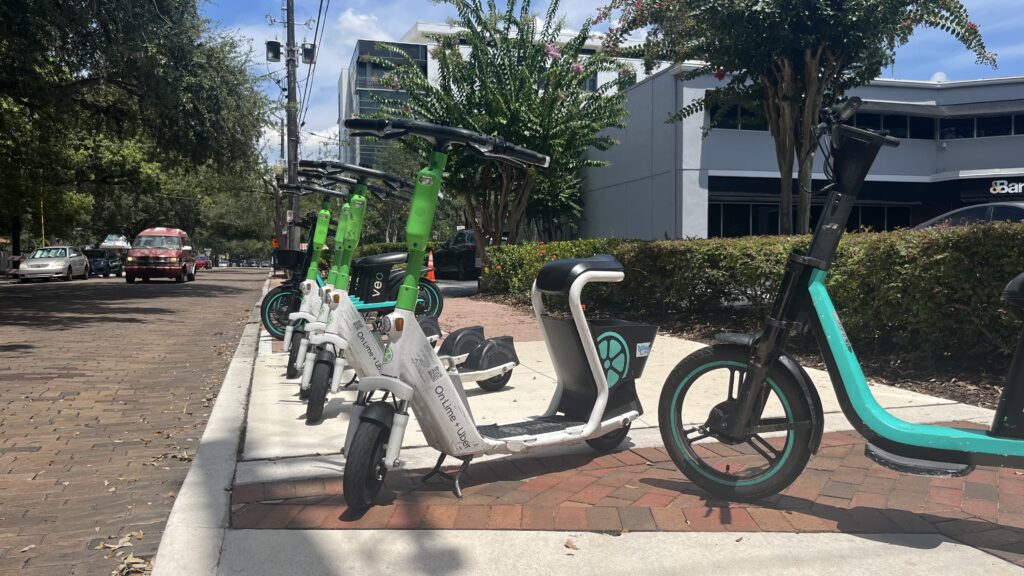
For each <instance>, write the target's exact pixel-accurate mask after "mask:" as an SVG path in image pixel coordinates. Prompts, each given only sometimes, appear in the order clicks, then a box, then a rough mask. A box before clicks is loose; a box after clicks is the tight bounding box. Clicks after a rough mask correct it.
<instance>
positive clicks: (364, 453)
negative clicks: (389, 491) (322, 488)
mask: <svg viewBox="0 0 1024 576" xmlns="http://www.w3.org/2000/svg"><path fill="white" fill-rule="evenodd" d="M390 433H391V430H390V429H389V428H387V427H385V426H384V425H383V424H381V423H379V422H374V421H372V420H363V421H362V422H360V423H359V426H358V427H356V432H355V437H353V439H352V444H351V446H349V450H348V453H347V454H345V473H344V475H343V477H342V486H343V490H344V492H345V503H346V504H348V507H349V509H350V510H352V511H353V512H356V513H359V512H363V511H365V510H366V509H368V508H369V507H370V506H373V504H374V503H375V502H376V500H377V495H378V494H380V490H381V488H383V487H384V479H385V478H386V477H387V473H388V470H387V468H386V467H385V466H384V449H385V445H386V443H387V441H388V435H389V434H390Z"/></svg>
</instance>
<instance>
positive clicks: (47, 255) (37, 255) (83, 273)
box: [18, 246, 89, 282]
mask: <svg viewBox="0 0 1024 576" xmlns="http://www.w3.org/2000/svg"><path fill="white" fill-rule="evenodd" d="M76 276H77V277H79V278H82V279H87V278H89V259H88V258H86V257H85V254H83V253H82V251H81V250H79V249H78V248H75V247H74V246H47V247H45V248H37V249H36V251H35V252H33V253H32V254H30V255H29V257H28V258H27V259H26V260H25V261H23V262H22V263H21V266H19V267H18V279H19V280H20V281H22V282H27V281H29V280H34V279H36V278H46V279H50V278H63V279H64V280H71V279H72V278H74V277H76Z"/></svg>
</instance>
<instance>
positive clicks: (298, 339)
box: [286, 330, 302, 378]
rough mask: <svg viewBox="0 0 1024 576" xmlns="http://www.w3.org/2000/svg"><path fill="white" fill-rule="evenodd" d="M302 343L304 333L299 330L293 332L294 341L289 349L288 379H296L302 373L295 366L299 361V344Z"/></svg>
mask: <svg viewBox="0 0 1024 576" xmlns="http://www.w3.org/2000/svg"><path fill="white" fill-rule="evenodd" d="M301 343H302V332H300V331H298V330H292V341H291V344H290V346H289V348H288V369H287V372H286V375H287V376H288V378H295V377H297V376H298V375H299V374H301V373H302V372H301V371H300V370H299V369H298V368H297V367H296V366H295V363H296V362H297V361H298V359H299V344H301Z"/></svg>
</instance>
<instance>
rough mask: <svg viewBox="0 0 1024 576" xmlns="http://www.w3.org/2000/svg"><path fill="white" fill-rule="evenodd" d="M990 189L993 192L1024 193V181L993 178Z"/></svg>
mask: <svg viewBox="0 0 1024 576" xmlns="http://www.w3.org/2000/svg"><path fill="white" fill-rule="evenodd" d="M988 191H989V192H990V193H992V194H1024V182H1010V181H1007V180H993V181H992V187H991V188H989V189H988Z"/></svg>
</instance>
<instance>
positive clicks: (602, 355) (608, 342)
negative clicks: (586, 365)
mask: <svg viewBox="0 0 1024 576" xmlns="http://www.w3.org/2000/svg"><path fill="white" fill-rule="evenodd" d="M597 357H598V359H600V360H601V367H602V368H604V377H605V379H606V380H608V387H609V388H611V387H612V386H615V385H616V384H618V383H619V381H621V380H623V379H624V378H626V375H627V374H628V373H629V348H628V347H627V346H626V340H625V339H624V338H623V337H622V336H620V335H619V334H618V333H617V332H605V333H604V334H601V335H600V336H598V337H597Z"/></svg>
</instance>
